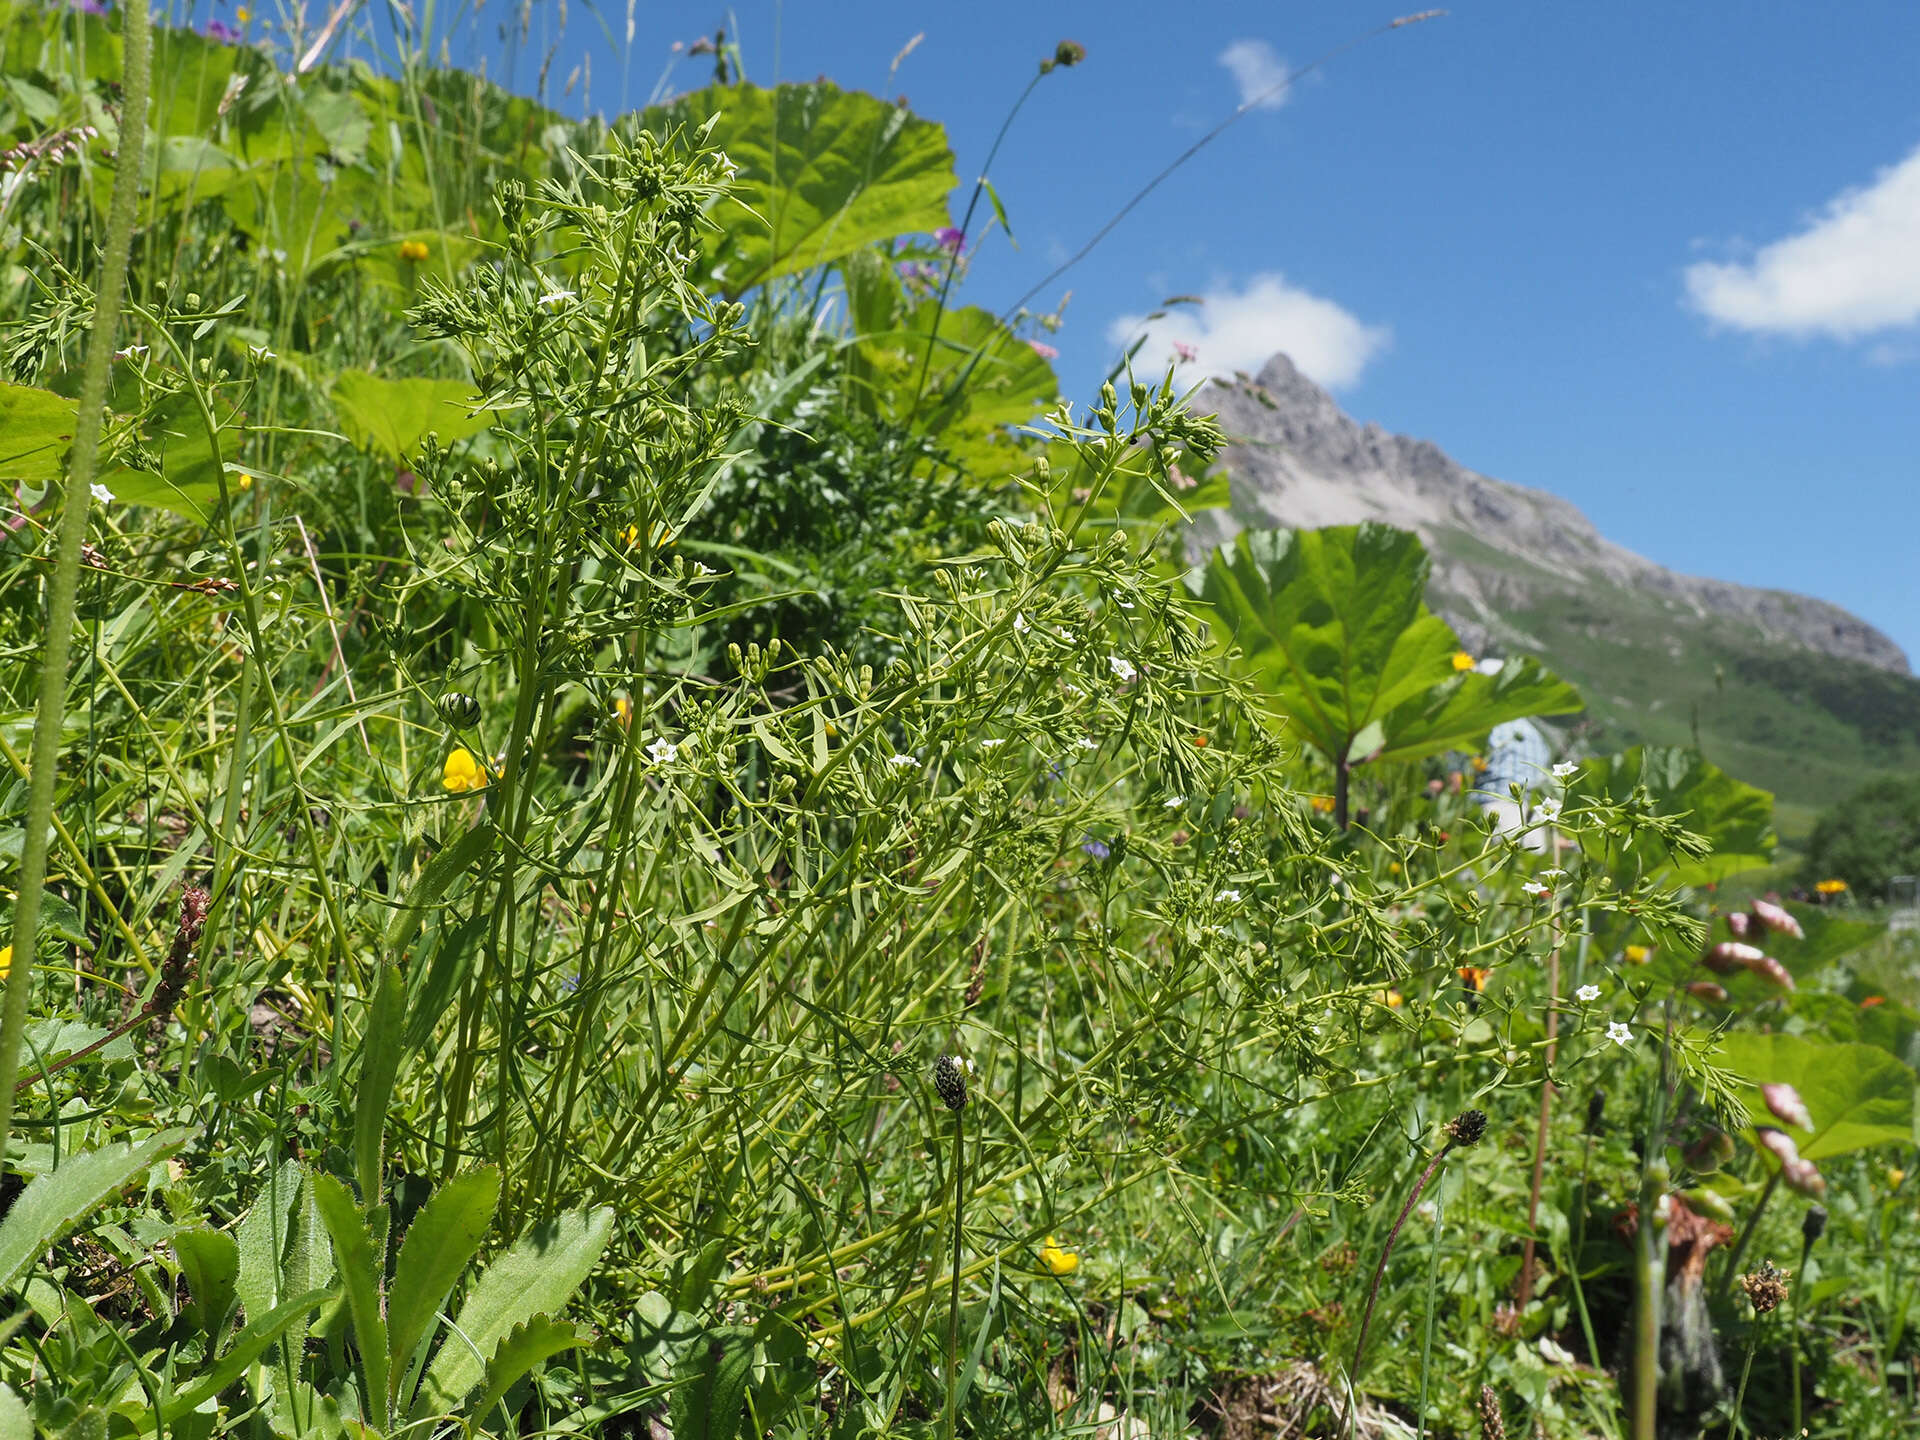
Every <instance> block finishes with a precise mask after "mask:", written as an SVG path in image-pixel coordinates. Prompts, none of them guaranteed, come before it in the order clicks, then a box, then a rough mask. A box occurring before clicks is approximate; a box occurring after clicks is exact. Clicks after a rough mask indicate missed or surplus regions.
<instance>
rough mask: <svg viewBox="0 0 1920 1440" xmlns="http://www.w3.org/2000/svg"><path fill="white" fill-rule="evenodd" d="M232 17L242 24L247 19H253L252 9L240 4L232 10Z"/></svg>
mask: <svg viewBox="0 0 1920 1440" xmlns="http://www.w3.org/2000/svg"><path fill="white" fill-rule="evenodd" d="M233 18H234V19H236V20H238V21H239V22H240V23H241V24H242V25H244V24H246V23H247V22H248V21H249V20H251V19H253V11H251V10H249V9H248V8H247V7H246V6H244V5H242V6H240V7H239V8H238V9H236V10H235V11H234V12H233Z"/></svg>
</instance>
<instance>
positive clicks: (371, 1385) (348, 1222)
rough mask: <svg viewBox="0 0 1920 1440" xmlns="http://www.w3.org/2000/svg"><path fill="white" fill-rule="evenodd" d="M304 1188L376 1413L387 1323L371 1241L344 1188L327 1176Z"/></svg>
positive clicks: (383, 1380) (383, 1387) (383, 1381)
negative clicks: (321, 1229) (329, 1242)
mask: <svg viewBox="0 0 1920 1440" xmlns="http://www.w3.org/2000/svg"><path fill="white" fill-rule="evenodd" d="M308 1183H309V1185H311V1187H312V1189H313V1198H314V1203H315V1205H316V1207H317V1208H318V1209H319V1211H320V1218H321V1220H322V1221H324V1222H325V1224H326V1227H327V1233H328V1235H330V1236H331V1237H332V1238H333V1256H334V1263H335V1264H336V1265H338V1266H339V1268H340V1281H341V1285H342V1287H343V1288H344V1289H345V1290H346V1293H347V1310H348V1312H349V1313H350V1314H351V1315H352V1317H353V1336H354V1342H355V1344H357V1345H358V1346H359V1347H360V1370H361V1374H362V1375H363V1376H364V1377H365V1379H366V1396H367V1404H368V1405H369V1406H370V1407H375V1410H376V1413H378V1408H377V1407H378V1406H379V1403H380V1402H379V1400H378V1399H377V1398H376V1397H379V1396H384V1395H386V1394H387V1393H388V1390H387V1322H386V1320H385V1319H384V1318H383V1317H382V1316H381V1314H380V1270H381V1260H380V1257H379V1256H377V1255H376V1254H374V1250H373V1236H372V1235H370V1234H369V1233H368V1232H367V1225H366V1222H365V1221H364V1220H362V1219H361V1218H360V1210H359V1207H358V1206H356V1205H355V1204H354V1203H353V1196H352V1194H350V1193H349V1192H348V1190H347V1187H346V1186H344V1185H342V1184H341V1183H340V1182H339V1181H338V1180H336V1179H334V1178H333V1176H331V1175H314V1176H312V1177H310V1179H309V1181H308ZM383 1428H384V1427H383Z"/></svg>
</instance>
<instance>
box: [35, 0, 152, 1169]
mask: <svg viewBox="0 0 1920 1440" xmlns="http://www.w3.org/2000/svg"><path fill="white" fill-rule="evenodd" d="M123 14H124V17H125V26H124V31H123V34H124V47H125V48H124V54H125V60H124V72H123V74H122V76H121V87H122V89H121V106H120V135H119V139H118V143H117V145H116V152H117V158H116V159H115V162H114V173H113V198H112V200H111V202H110V204H109V208H108V211H107V234H106V242H105V245H104V247H103V249H104V253H103V254H102V257H101V265H100V285H99V288H98V289H97V290H96V291H95V292H94V302H93V324H92V326H91V327H89V330H88V334H87V364H86V371H85V374H84V376H83V378H82V380H81V385H80V406H79V409H78V411H77V412H76V414H75V417H74V427H73V450H72V457H71V460H70V461H69V463H68V466H67V484H66V492H65V494H64V495H63V496H62V497H61V505H60V530H59V536H58V548H57V550H56V552H55V558H54V564H53V573H52V574H51V575H50V576H49V577H48V579H47V626H46V641H45V649H44V650H43V652H42V655H41V661H40V694H39V700H38V703H37V705H36V707H35V711H34V720H33V761H32V763H33V770H32V775H31V777H30V778H29V780H28V787H27V816H26V838H25V840H24V842H23V843H22V846H21V852H20V899H19V903H18V904H17V906H16V907H15V909H14V912H13V968H12V970H11V971H10V972H9V974H8V976H7V982H6V998H5V1000H4V1002H0V1166H4V1164H5V1161H6V1151H7V1139H8V1136H9V1133H10V1132H11V1131H12V1129H13V1092H14V1083H15V1079H16V1077H17V1076H18V1074H19V1071H20V1047H21V1042H22V1041H23V1039H24V1038H25V1036H26V1031H27V997H28V994H29V993H30V991H31V990H32V987H33V969H34V956H35V948H34V947H35V946H36V945H37V944H38V942H39V934H40V901H41V897H42V894H43V892H44V890H45V887H46V881H47V852H48V850H49V848H50V847H51V844H52V837H53V801H54V792H55V787H56V785H57V783H58V781H59V763H60V730H61V726H62V725H63V724H64V723H65V721H66V709H67V655H68V651H69V649H70V648H71V645H72V641H73V614H74V606H75V603H76V600H77V597H78V594H79V588H80V550H81V547H82V546H83V545H84V544H85V543H86V539H87V511H88V509H89V502H90V501H91V500H92V498H93V490H92V486H93V477H94V475H95V473H96V471H97V468H98V465H99V459H100V428H101V423H102V419H103V417H104V415H105V413H106V406H107V381H108V378H109V375H110V373H111V371H112V369H113V349H114V340H115V337H116V333H117V332H118V330H119V326H120V303H121V296H122V292H123V291H124V290H125V289H126V286H127V256H128V253H129V251H130V250H131V248H132V244H133V224H134V217H135V214H136V212H137V209H138V203H139V197H140V171H141V169H142V166H143V164H144V158H143V157H144V156H145V155H146V141H147V89H148V84H149V81H150V78H151V61H152V55H153V33H152V22H151V18H150V16H149V14H148V10H147V0H127V3H126V6H125V9H124V11H123Z"/></svg>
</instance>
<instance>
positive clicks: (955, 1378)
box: [940, 1110, 967, 1440]
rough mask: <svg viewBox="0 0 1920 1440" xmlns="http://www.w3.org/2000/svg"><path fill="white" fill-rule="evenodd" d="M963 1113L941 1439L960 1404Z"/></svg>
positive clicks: (960, 1116) (956, 1160)
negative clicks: (944, 1410) (945, 1396)
mask: <svg viewBox="0 0 1920 1440" xmlns="http://www.w3.org/2000/svg"><path fill="white" fill-rule="evenodd" d="M966 1184H967V1112H966V1111H965V1110H956V1111H954V1112H953V1293H952V1295H951V1297H950V1298H949V1299H948V1302H947V1409H946V1418H945V1419H944V1420H942V1421H941V1425H940V1433H941V1435H942V1436H943V1437H944V1440H953V1427H954V1423H955V1421H956V1420H957V1418H958V1413H957V1412H958V1409H959V1404H960V1273H961V1266H962V1265H963V1263H964V1260H963V1257H962V1255H961V1225H962V1223H963V1221H964V1218H965V1217H964V1214H963V1210H964V1206H965V1202H966V1198H967V1191H966Z"/></svg>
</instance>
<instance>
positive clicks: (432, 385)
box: [331, 370, 493, 461]
mask: <svg viewBox="0 0 1920 1440" xmlns="http://www.w3.org/2000/svg"><path fill="white" fill-rule="evenodd" d="M331 397H332V400H333V408H334V413H335V414H337V415H338V416H339V417H340V424H341V428H342V429H343V430H345V431H346V434H347V437H348V438H349V439H351V440H352V441H353V442H354V443H355V444H356V445H361V446H364V447H365V448H367V449H369V450H376V451H378V452H380V453H381V454H383V455H385V456H386V457H387V458H388V459H390V460H394V461H403V460H406V459H407V458H409V457H410V456H411V455H412V454H413V453H414V451H415V450H416V449H417V448H418V447H419V444H420V442H421V441H422V440H424V439H426V437H427V436H428V435H430V434H431V435H436V436H438V437H439V440H440V443H441V444H443V445H451V444H453V443H454V442H455V441H459V440H465V439H466V438H467V437H469V436H471V435H478V434H479V433H480V432H481V431H482V430H485V429H486V428H487V427H488V426H489V425H490V424H492V423H493V421H492V417H490V416H488V415H484V414H477V413H475V412H474V410H473V402H474V400H475V399H476V398H477V397H476V396H475V395H474V393H473V387H472V386H471V385H468V384H467V383H466V382H465V381H463V380H385V379H381V378H379V377H377V376H373V375H369V374H367V373H366V372H365V371H362V370H342V371H341V372H340V373H339V375H338V376H336V377H335V378H334V382H333V389H332V392H331Z"/></svg>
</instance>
